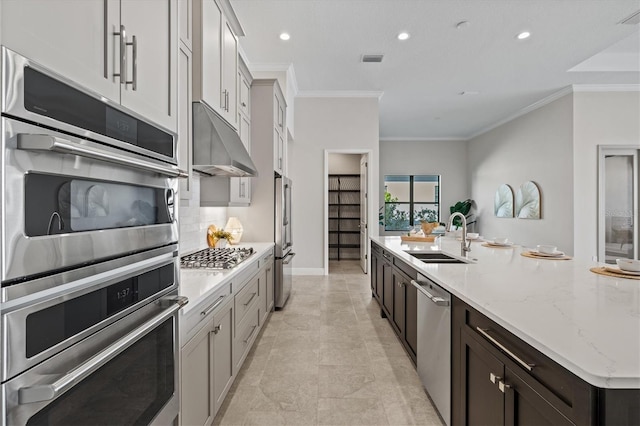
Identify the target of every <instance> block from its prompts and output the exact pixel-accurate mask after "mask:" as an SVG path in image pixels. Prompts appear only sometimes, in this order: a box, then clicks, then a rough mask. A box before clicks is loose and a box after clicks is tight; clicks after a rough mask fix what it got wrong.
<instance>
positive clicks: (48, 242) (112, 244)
mask: <svg viewBox="0 0 640 426" xmlns="http://www.w3.org/2000/svg"><path fill="white" fill-rule="evenodd" d="M0 54H1V59H2V83H1V90H2V92H1V95H2V96H1V101H2V105H1V110H0V113H1V117H0V137H1V142H2V161H1V163H0V164H1V167H2V171H1V173H0V182H1V191H0V209H1V212H0V282H1V294H0V345H1V346H0V379H1V393H2V401H1V406H2V418H3V421H2V422H0V423H2V424H5V423H6V424H10V425H13V424H20V425H22V424H29V425H39V424H43V425H44V424H46V425H87V424H118V425H133V424H162V425H168V424H174V423H176V422H177V418H178V412H179V395H178V389H179V386H178V383H177V381H178V371H179V351H178V349H179V348H178V345H177V342H178V338H177V331H178V325H177V321H178V314H177V312H178V310H179V309H180V307H181V306H182V305H184V304H185V303H186V299H184V298H180V297H178V296H177V293H178V277H179V259H178V249H177V248H178V222H177V210H176V205H175V201H174V199H175V192H176V190H177V186H178V184H177V179H176V178H177V177H179V176H182V175H184V173H183V172H182V171H180V170H179V169H178V168H177V166H176V164H177V161H176V149H175V148H176V146H175V139H176V137H175V134H173V133H172V132H170V131H168V130H166V129H163V128H161V127H158V126H157V125H155V124H153V123H151V122H149V121H147V120H145V119H144V118H143V117H140V116H138V115H136V114H135V113H133V112H131V111H129V110H126V109H125V108H122V107H121V106H119V105H117V104H114V103H113V102H110V101H109V100H107V99H105V98H103V97H101V96H99V95H98V94H95V93H92V92H91V91H88V90H86V89H84V88H82V87H79V86H77V85H76V84H75V83H73V82H72V81H69V80H67V79H65V78H64V77H62V76H59V75H56V74H55V73H53V72H50V71H48V70H47V69H45V68H43V67H41V66H39V65H38V64H36V63H34V62H33V61H31V60H29V59H27V58H24V57H22V56H20V55H19V54H17V53H15V52H12V51H10V50H8V49H6V48H4V47H2V49H1V52H0Z"/></svg>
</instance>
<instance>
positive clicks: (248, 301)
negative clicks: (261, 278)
mask: <svg viewBox="0 0 640 426" xmlns="http://www.w3.org/2000/svg"><path fill="white" fill-rule="evenodd" d="M256 294H257V293H255V292H254V293H253V294H252V295H251V298H250V299H249V300H247V303H243V306H248V305H249V303H251V301H252V300H253V298H254V297H256Z"/></svg>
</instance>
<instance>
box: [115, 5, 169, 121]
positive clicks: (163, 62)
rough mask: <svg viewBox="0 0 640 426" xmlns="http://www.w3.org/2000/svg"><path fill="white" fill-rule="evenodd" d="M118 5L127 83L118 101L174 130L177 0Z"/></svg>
mask: <svg viewBox="0 0 640 426" xmlns="http://www.w3.org/2000/svg"><path fill="white" fill-rule="evenodd" d="M120 4H121V6H120V7H121V10H120V16H121V17H122V18H121V20H120V25H121V26H124V28H126V43H127V49H126V50H127V51H126V57H127V59H128V63H127V64H126V66H127V67H128V69H127V74H128V75H127V80H128V81H130V82H131V83H126V84H124V85H122V86H121V87H122V91H121V103H122V105H124V106H126V107H128V108H130V109H132V110H134V111H136V112H138V113H139V114H141V115H142V116H143V117H146V118H149V119H151V120H152V121H154V122H156V123H158V124H161V125H163V126H165V127H167V128H169V129H173V130H175V129H176V126H177V114H176V104H177V102H176V94H177V89H176V81H177V78H176V75H177V65H176V64H177V60H176V56H177V51H178V49H177V43H178V36H177V22H178V21H177V0H121V3H120ZM129 44H130V45H129ZM117 68H118V66H117V65H116V69H117Z"/></svg>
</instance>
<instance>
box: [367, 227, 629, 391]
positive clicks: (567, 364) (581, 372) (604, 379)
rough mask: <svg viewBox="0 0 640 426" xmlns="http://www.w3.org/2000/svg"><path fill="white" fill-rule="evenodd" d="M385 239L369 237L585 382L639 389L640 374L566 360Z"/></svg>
mask: <svg viewBox="0 0 640 426" xmlns="http://www.w3.org/2000/svg"><path fill="white" fill-rule="evenodd" d="M386 238H388V237H383V236H371V237H370V239H371V241H373V242H375V243H377V244H378V245H380V246H382V247H383V248H384V249H386V250H389V251H390V252H392V253H393V254H394V255H395V256H396V257H397V258H399V259H400V260H401V261H402V262H404V263H405V264H407V265H408V266H410V267H412V268H414V269H416V270H417V271H418V273H420V274H422V275H424V276H426V277H427V278H429V279H430V280H432V281H433V282H435V283H436V284H438V285H440V286H442V288H443V289H445V290H447V291H448V292H449V293H451V294H452V295H453V296H455V297H457V298H459V299H460V300H462V301H463V302H465V303H467V304H468V305H469V306H471V307H473V308H474V309H476V310H477V311H478V312H480V313H481V314H483V315H485V316H486V317H487V318H489V319H491V320H492V321H494V322H496V323H497V324H499V325H500V326H501V327H503V328H504V329H506V330H507V331H509V332H511V333H513V334H514V335H515V336H516V337H518V338H520V339H522V340H523V341H524V342H525V343H527V344H529V345H531V346H532V347H533V348H535V349H536V350H538V351H540V352H541V353H542V354H544V355H546V356H547V357H549V358H550V359H552V360H553V361H555V362H557V363H558V364H559V365H561V366H562V367H564V368H566V369H567V370H569V371H570V372H571V373H572V374H574V375H576V376H577V377H579V378H581V379H582V380H584V381H585V382H587V383H589V384H590V385H592V386H596V387H599V388H603V389H638V388H640V377H621V376H618V377H610V376H601V375H598V374H596V373H591V372H589V371H587V370H585V369H584V368H583V367H581V366H580V365H578V364H576V363H575V362H573V361H571V360H569V359H567V358H566V357H564V356H562V355H560V354H559V353H557V352H556V351H554V350H553V348H550V347H548V346H547V345H545V344H543V343H542V342H540V341H538V340H536V339H535V338H534V337H532V336H531V335H530V334H528V333H526V332H525V331H524V330H521V329H520V328H516V327H514V326H513V325H512V324H511V323H510V322H508V321H507V320H505V319H504V318H502V317H500V316H498V315H496V314H495V313H494V312H492V311H491V308H490V306H485V305H484V304H481V303H479V302H477V301H476V300H474V299H473V298H471V297H469V296H468V295H466V294H464V293H461V292H460V291H459V290H458V289H456V288H454V287H452V286H451V285H449V284H448V283H446V282H444V281H443V280H442V279H440V278H439V277H437V276H435V275H434V274H433V273H431V272H430V271H428V270H427V268H424V267H422V266H423V265H417V264H415V263H414V262H417V261H416V260H414V259H413V258H412V257H411V256H410V255H409V254H407V253H405V252H404V251H402V250H398V249H397V248H396V247H392V246H389V245H388V244H387V242H386V240H385V239H386ZM441 251H442V252H443V253H446V254H448V255H450V256H453V257H457V258H459V257H460V256H458V255H456V254H454V253H451V252H450V251H447V250H441ZM473 264H474V262H471V263H468V264H466V265H467V266H468V265H473Z"/></svg>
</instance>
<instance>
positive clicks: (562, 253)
mask: <svg viewBox="0 0 640 426" xmlns="http://www.w3.org/2000/svg"><path fill="white" fill-rule="evenodd" d="M530 253H531V254H532V255H534V256H540V257H561V256H564V252H563V251H560V250H556V251H554V252H553V253H542V252H541V251H538V250H536V249H532V250H531V251H530Z"/></svg>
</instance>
